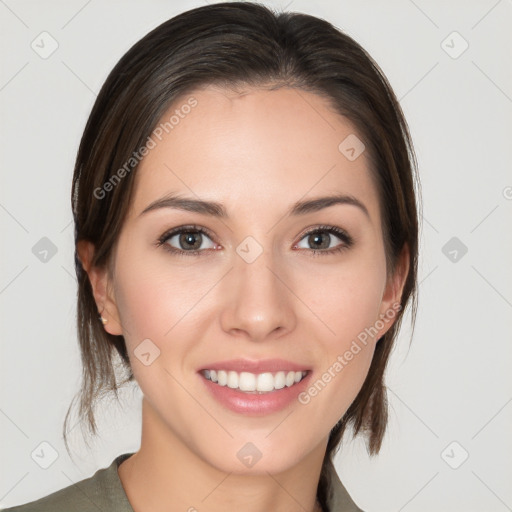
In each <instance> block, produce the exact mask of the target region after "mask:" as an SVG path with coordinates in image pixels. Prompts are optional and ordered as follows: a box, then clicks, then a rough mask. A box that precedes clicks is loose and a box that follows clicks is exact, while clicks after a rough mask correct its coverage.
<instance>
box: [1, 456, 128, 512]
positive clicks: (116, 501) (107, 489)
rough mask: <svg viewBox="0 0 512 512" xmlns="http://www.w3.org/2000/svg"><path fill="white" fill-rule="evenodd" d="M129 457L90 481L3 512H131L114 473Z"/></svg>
mask: <svg viewBox="0 0 512 512" xmlns="http://www.w3.org/2000/svg"><path fill="white" fill-rule="evenodd" d="M129 455H131V454H123V455H120V456H119V457H116V459H115V460H114V461H113V462H112V464H111V465H110V466H109V467H107V468H103V469H99V470H98V471H96V473H94V475H92V476H91V477H89V478H86V479H84V480H80V481H79V482H76V483H74V484H72V485H69V486H68V487H65V488H63V489H60V490H58V491H56V492H54V493H52V494H49V495H48V496H44V497H43V498H40V499H38V500H36V501H31V502H30V503H25V504H24V505H18V506H15V507H11V508H6V509H2V512H61V511H62V512H69V511H71V510H72V511H73V512H98V510H109V511H111V512H133V509H132V508H131V506H130V503H129V501H128V498H127V496H126V494H125V493H124V489H123V487H122V484H121V480H120V479H119V475H118V473H117V466H118V465H119V464H120V463H121V462H122V460H124V459H125V458H127V457H128V456H129Z"/></svg>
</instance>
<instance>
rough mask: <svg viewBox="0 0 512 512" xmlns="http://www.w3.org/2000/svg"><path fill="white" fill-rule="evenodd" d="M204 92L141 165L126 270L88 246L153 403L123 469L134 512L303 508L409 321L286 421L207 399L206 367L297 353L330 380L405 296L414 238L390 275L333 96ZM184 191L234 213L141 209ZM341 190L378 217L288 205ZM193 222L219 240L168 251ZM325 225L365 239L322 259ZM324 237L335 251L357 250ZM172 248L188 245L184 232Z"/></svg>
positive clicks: (373, 202) (310, 503) (369, 193)
mask: <svg viewBox="0 0 512 512" xmlns="http://www.w3.org/2000/svg"><path fill="white" fill-rule="evenodd" d="M193 96H194V97H195V98H196V99H197V101H198V104H197V106H196V107H195V108H194V109H193V110H192V111H191V113H190V114H188V115H187V116H185V117H184V118H183V119H181V120H180V122H179V124H178V125H176V126H175V127H174V129H173V130H172V131H171V132H170V133H169V134H168V135H167V136H166V137H165V138H164V139H163V140H162V141H161V142H159V143H158V145H157V146H156V147H155V148H154V149H152V150H151V151H150V152H149V154H148V155H147V156H146V157H145V158H144V160H143V161H142V162H141V165H140V167H139V169H138V170H137V176H136V189H135V195H134V197H133V201H132V204H131V206H130V211H129V214H128V216H127V218H126V219H125V222H124V225H123V228H122V230H121V233H120V235H119V238H118V241H117V244H116V248H115V252H114V255H113V267H112V271H111V272H109V271H108V270H107V269H103V268H90V267H89V265H88V261H90V257H91V255H92V251H93V250H94V248H93V247H92V246H91V244H89V243H87V242H82V243H80V245H79V253H80V255H81V260H82V262H83V264H84V268H86V270H87V271H88V274H89V278H90V280H91V284H92V287H93V291H94V295H95V299H96V302H97V305H98V310H99V311H100V312H101V313H102V315H103V317H104V318H106V319H107V323H106V325H105V329H106V330H107V331H108V332H109V333H111V334H116V335H117V334H122V335H123V336H124V337H125V340H126V343H127V346H128V351H129V354H130V358H131V363H132V368H133V372H134V374H135V378H136V380H137V382H138V384H139V385H140V387H141V389H142V392H143V395H144V398H143V409H142V410H143V413H142V440H141V447H140V450H139V451H138V452H137V453H136V454H135V455H134V456H132V457H131V458H129V459H128V460H127V461H125V462H124V463H123V464H121V466H120V467H119V476H120V479H121V482H122V484H123V487H124V489H125V491H126V493H127V495H128V498H129V500H130V502H131V503H132V506H133V508H134V510H135V512H141V511H142V512H145V511H150V510H151V511H164V510H165V511H166V512H169V511H178V510H183V511H186V510H194V509H192V508H191V507H195V508H196V509H197V510H199V511H200V510H208V511H211V512H217V511H219V512H220V511H225V510H245V511H247V512H263V511H265V512H266V511H268V510H274V511H278V512H291V511H296V510H298V508H300V507H299V505H298V504H297V502H298V503H300V505H301V507H302V508H300V510H305V511H310V512H311V511H315V510H318V509H317V505H315V496H316V488H317V484H318V479H319V476H320V470H321V465H322V460H323V457H324V454H325V450H326V444H327V439H328V435H329V432H330V430H331V429H332V427H333V426H334V425H335V424H336V423H337V422H338V420H339V419H340V418H341V416H342V415H343V414H344V413H345V411H346V410H347V409H348V407H349V405H350V404H351V403H352V401H353V400H354V398H355V397H356V395H357V393H358V391H359V389H360V388H361V386H362V384H363V382H364V379H365V377H366V375H367V372H368V369H369V366H370V363H371V359H372V356H373V352H374V349H375V343H376V342H377V340H378V339H379V338H380V337H381V336H382V335H383V334H384V332H385V331H386V330H387V329H389V328H390V327H391V325H392V323H393V320H390V321H388V322H387V323H386V325H385V327H384V328H383V329H381V330H380V331H379V332H378V334H377V335H376V336H375V337H374V338H373V339H372V338H369V340H368V343H367V345H366V346H362V350H361V351H360V352H359V353H358V354H357V355H355V356H354V358H353V359H352V360H351V361H350V363H349V364H347V365H346V366H345V367H344V368H343V371H341V372H339V373H338V374H337V375H336V377H335V378H333V379H332V381H331V382H330V383H329V384H328V385H327V386H325V388H324V389H323V390H322V391H321V392H319V393H318V395H317V396H315V397H314V398H312V399H311V401H310V402H309V403H308V404H307V405H303V404H301V403H299V402H298V401H293V403H292V404H291V405H290V406H289V407H287V408H285V409H284V410H282V411H279V412H277V413H272V414H267V415H262V416H259V417H249V416H246V415H241V414H237V413H234V412H232V411H230V410H227V409H225V408H224V407H223V406H222V405H220V404H219V403H218V402H217V401H215V399H213V398H212V397H211V396H209V394H207V393H206V390H205V387H204V383H203V382H202V380H201V379H202V377H200V376H199V375H198V373H197V370H198V369H200V368H201V367H203V368H204V367H205V365H206V364H207V363H208V362H210V363H211V362H215V361H221V360H225V359H231V358H237V357H245V358H249V359H264V358H284V359H288V360H292V361H294V362H298V363H302V364H304V365H305V366H306V367H310V368H312V371H313V380H312V382H314V381H315V380H316V379H317V378H319V377H320V376H321V374H322V373H323V372H325V371H326V370H327V369H328V368H329V367H332V365H333V363H334V362H335V361H336V358H337V356H338V355H340V354H343V353H344V352H345V351H346V350H347V349H349V347H350V345H351V343H352V341H353V340H354V339H356V338H357V335H358V334H359V333H361V332H362V331H364V329H365V328H367V327H370V326H372V325H374V324H375V322H376V320H378V319H379V318H380V317H381V315H383V314H385V313H386V311H389V310H390V309H391V308H392V304H393V303H396V302H399V300H400V297H401V294H402V289H403V285H404V281H405V277H406V275H407V271H408V253H407V247H406V246H405V248H404V251H403V253H402V257H401V259H400V264H399V266H398V267H397V271H396V272H395V275H393V276H387V275H386V260H385V254H384V243H383V235H382V230H381V219H380V213H379V200H378V194H377V189H376V188H375V185H374V183H373V182H372V179H371V176H370V171H369V169H368V161H367V157H366V153H365V152H363V154H362V155H361V156H360V157H359V158H357V159H356V160H354V161H349V160H348V159H347V158H346V157H345V156H344V155H343V154H342V153H340V151H339V150H338V145H339V144H340V142H341V141H342V140H344V139H345V138H346V137H347V136H348V135H349V134H352V133H355V130H354V128H353V127H352V125H351V123H350V122H349V121H348V120H347V119H345V118H343V117H341V116H339V115H338V114H336V113H335V112H334V111H333V110H332V109H331V108H329V106H328V105H327V103H326V102H325V100H324V99H323V98H321V97H319V96H316V95H313V94H311V93H308V92H305V91H295V90H293V89H290V88H281V89H278V90H274V91H270V90H267V89H262V88H259V89H256V88H247V89H245V90H244V91H242V92H233V91H227V90H223V89H220V88H216V87H213V86H208V87H203V88H201V89H199V90H197V91H195V92H194V94H193ZM185 101H186V98H185V100H183V101H179V102H178V101H177V102H175V104H174V105H173V107H172V108H171V109H170V110H169V114H167V115H166V116H164V118H165V119H168V118H169V115H170V113H172V111H174V109H176V108H177V106H178V107H179V105H180V104H184V103H185ZM169 192H175V193H179V194H183V195H186V196H191V197H193V198H195V199H198V198H200V199H203V200H213V201H218V202H221V203H223V205H224V206H225V208H226V209H227V211H228V213H229V218H228V219H218V218H215V217H212V216H208V215H204V214H200V213H193V212H186V211H180V210H176V209H171V208H160V209H155V210H153V211H151V212H148V213H146V214H143V215H141V212H142V211H143V210H144V209H145V208H146V207H147V206H148V205H149V204H150V203H152V202H153V201H155V200H156V199H159V198H161V197H163V196H165V195H166V194H167V193H169ZM333 192H339V193H344V194H350V195H352V196H354V197H356V198H357V199H359V201H361V202H362V203H364V205H365V206H366V208H367V210H368V213H369V217H367V216H366V215H365V214H364V212H363V211H362V210H361V209H359V208H357V207H355V206H352V205H347V204H338V205H334V206H330V207H328V208H325V209H323V210H321V211H318V212H314V213H309V214H307V215H303V216H296V217H290V216H287V215H286V212H287V210H288V209H289V207H290V206H291V205H292V204H293V203H295V202H296V201H298V200H303V199H311V198H314V197H319V196H324V195H329V194H332V193H333ZM187 224H196V225H198V226H199V227H204V228H206V229H207V230H209V231H210V232H211V234H212V235H213V236H211V237H208V236H207V235H203V236H202V245H201V250H203V251H204V252H202V253H201V254H199V255H192V256H190V255H185V256H177V255H174V254H171V253H170V252H168V251H166V250H165V248H164V246H157V245H156V243H155V242H156V241H157V240H158V238H159V237H160V236H161V235H162V234H163V233H164V232H166V231H167V230H169V229H170V228H174V227H178V226H182V225H187ZM322 224H325V225H329V226H336V227H339V228H341V229H343V230H345V231H346V232H348V234H349V235H350V236H351V237H352V238H353V240H354V243H353V245H352V246H350V247H345V250H343V251H341V252H338V253H332V254H319V255H318V256H314V255H313V254H312V250H313V248H314V246H313V245H311V241H310V242H309V243H308V236H307V235H305V233H306V232H307V231H308V230H309V229H311V228H315V227H318V226H319V225H322ZM322 233H323V237H324V240H325V242H324V243H325V246H326V247H327V248H334V247H338V246H340V245H344V241H343V240H341V239H340V238H338V237H337V236H336V235H334V234H330V235H329V233H328V232H325V231H323V232H322ZM200 236H201V235H199V237H200ZM247 236H251V237H253V238H254V239H255V240H256V241H257V242H258V243H259V244H260V246H261V247H262V249H263V252H262V254H261V255H260V256H259V257H258V258H257V259H256V260H255V261H254V262H252V263H250V264H249V263H247V262H246V261H244V259H242V258H241V257H240V256H239V255H238V254H237V252H236V248H237V247H238V246H239V244H241V242H242V241H243V240H244V239H245V238H246V237H247ZM329 236H330V239H329ZM198 243H201V240H199V242H198ZM167 244H170V245H172V246H173V247H174V248H176V249H181V250H183V251H186V250H187V247H189V246H186V245H185V246H183V244H182V245H180V242H179V237H174V238H173V239H172V241H171V240H168V241H167ZM213 247H217V248H218V249H217V250H213V249H212V248H213ZM188 250H189V251H190V249H188ZM322 250H324V251H326V250H327V249H322ZM147 338H149V339H150V340H151V341H152V343H154V345H156V346H157V347H158V349H159V350H160V356H159V357H158V358H156V359H155V360H154V361H153V362H152V364H150V365H149V366H145V365H144V364H142V363H141V361H139V359H138V358H137V357H135V356H134V350H135V349H136V348H137V346H138V345H139V343H141V341H142V340H144V339H147ZM246 442H252V443H253V444H254V445H256V446H257V448H258V449H259V450H260V452H261V453H262V458H261V459H260V460H259V461H258V462H257V463H256V464H255V465H254V466H253V467H252V468H246V467H245V466H244V465H243V464H241V463H240V461H239V459H238V458H237V452H238V450H240V448H241V447H242V446H243V445H244V444H245V443H246ZM203 500H204V501H203Z"/></svg>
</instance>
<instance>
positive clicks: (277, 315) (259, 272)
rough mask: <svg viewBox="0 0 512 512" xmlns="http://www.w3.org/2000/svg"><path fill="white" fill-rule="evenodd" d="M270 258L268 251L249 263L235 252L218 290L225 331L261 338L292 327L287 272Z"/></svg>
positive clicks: (252, 339)
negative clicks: (220, 297) (221, 287)
mask: <svg viewBox="0 0 512 512" xmlns="http://www.w3.org/2000/svg"><path fill="white" fill-rule="evenodd" d="M272 260H273V258H272V256H271V254H270V252H268V251H264V252H263V253H262V254H260V256H259V257H258V258H257V259H256V260H255V261H253V262H252V263H248V262H246V261H245V260H244V259H243V258H241V257H239V256H238V255H236V256H235V263H234V268H233V269H232V270H231V271H230V272H229V273H228V275H227V276H226V277H227V279H225V280H223V289H222V292H221V293H222V297H223V299H222V311H221V315H220V321H221V326H222V329H223V330H224V331H225V332H227V333H228V334H230V335H232V336H237V337H244V338H246V339H247V340H249V341H256V342H261V341H265V340H268V339H276V338H279V337H281V336H283V335H285V334H286V333H288V332H291V331H292V330H293V329H294V328H295V324H296V321H297V317H296V314H295V310H294V307H295V303H294V295H293V292H292V291H291V290H290V288H289V285H288V283H287V281H288V280H287V276H286V272H285V271H284V270H283V268H281V267H279V266H276V264H275V262H273V261H272ZM295 301H296V299H295Z"/></svg>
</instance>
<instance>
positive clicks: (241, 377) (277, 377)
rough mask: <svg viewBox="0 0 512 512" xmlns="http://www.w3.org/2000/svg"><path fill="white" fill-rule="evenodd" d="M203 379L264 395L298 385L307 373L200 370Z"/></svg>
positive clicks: (245, 391)
mask: <svg viewBox="0 0 512 512" xmlns="http://www.w3.org/2000/svg"><path fill="white" fill-rule="evenodd" d="M199 373H200V374H201V375H202V376H203V377H204V378H205V379H207V380H209V381H211V382H213V383H215V384H217V385H218V386H227V387H228V388H231V389H234V390H237V391H242V392H244V393H253V394H260V395H261V394H265V393H272V392H274V391H278V390H280V389H283V388H289V387H292V386H294V385H295V384H298V383H299V382H300V381H301V380H302V379H304V377H305V376H306V375H307V374H308V373H309V372H308V371H298V372H295V371H288V372H285V371H278V372H264V373H251V372H235V371H232V370H201V371H200V372H199Z"/></svg>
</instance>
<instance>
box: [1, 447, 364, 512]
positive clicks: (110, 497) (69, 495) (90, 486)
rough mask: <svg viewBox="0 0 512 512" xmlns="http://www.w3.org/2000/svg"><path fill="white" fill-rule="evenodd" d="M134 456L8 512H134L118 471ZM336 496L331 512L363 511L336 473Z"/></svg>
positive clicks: (117, 459)
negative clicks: (122, 463)
mask: <svg viewBox="0 0 512 512" xmlns="http://www.w3.org/2000/svg"><path fill="white" fill-rule="evenodd" d="M131 455H133V453H124V454H122V455H119V456H118V457H116V458H115V459H114V460H113V462H112V464H110V466H109V467H108V468H103V469H99V470H98V471H96V473H94V475H92V476H91V477H89V478H86V479H84V480H81V481H79V482H77V483H76V484H72V485H70V486H68V487H65V488H64V489H60V490H59V491H55V492H54V493H52V494H49V495H48V496H45V497H43V498H40V499H38V500H36V501H31V502H30V503H26V504H25V505H19V506H16V507H11V508H6V509H3V510H4V511H5V512H102V511H104V512H134V511H133V509H132V506H131V505H130V502H129V501H128V497H127V496H126V493H125V492H124V488H123V485H122V483H121V479H120V478H119V475H118V473H117V468H118V466H119V465H120V464H121V462H123V461H124V460H126V459H127V458H128V457H130V456H131ZM332 487H333V495H332V497H331V500H330V501H329V512H362V511H361V509H360V508H358V507H357V505H356V504H355V503H354V502H353V501H352V499H351V498H350V496H349V494H348V492H347V491H346V489H345V488H344V487H343V485H342V483H341V482H340V479H339V477H338V475H337V474H336V473H334V474H333V475H332Z"/></svg>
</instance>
